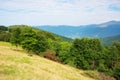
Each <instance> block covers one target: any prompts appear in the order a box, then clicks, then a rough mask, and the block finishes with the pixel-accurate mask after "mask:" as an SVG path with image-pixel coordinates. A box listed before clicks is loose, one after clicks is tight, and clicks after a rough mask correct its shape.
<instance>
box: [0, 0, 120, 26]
mask: <svg viewBox="0 0 120 80" xmlns="http://www.w3.org/2000/svg"><path fill="white" fill-rule="evenodd" d="M119 4H120V1H119V0H0V5H1V6H0V17H1V18H2V20H0V24H6V25H9V24H29V25H40V24H43V25H60V24H64V25H81V24H91V23H101V22H105V21H110V20H120V17H119V15H120V12H119V11H110V10H109V9H108V8H109V6H111V5H115V6H117V7H120V5H119Z"/></svg>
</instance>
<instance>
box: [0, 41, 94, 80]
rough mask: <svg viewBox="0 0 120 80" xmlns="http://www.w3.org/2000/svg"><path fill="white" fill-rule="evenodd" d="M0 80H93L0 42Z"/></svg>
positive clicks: (66, 67)
mask: <svg viewBox="0 0 120 80" xmlns="http://www.w3.org/2000/svg"><path fill="white" fill-rule="evenodd" d="M0 80H94V79H92V78H90V77H89V76H87V75H86V71H83V70H78V69H75V68H73V67H70V66H68V65H63V64H60V63H57V62H53V61H51V60H48V59H45V58H42V57H39V56H37V55H33V56H28V54H27V53H26V52H25V51H24V50H22V49H21V48H18V49H17V50H16V49H15V47H14V46H12V45H11V44H10V43H6V42H0Z"/></svg>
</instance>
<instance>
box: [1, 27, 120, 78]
mask: <svg viewBox="0 0 120 80" xmlns="http://www.w3.org/2000/svg"><path fill="white" fill-rule="evenodd" d="M5 35H6V36H7V37H6V36H5ZM0 41H8V42H11V43H12V44H13V45H15V46H16V47H17V46H21V47H22V48H23V49H25V50H26V51H27V52H28V54H30V53H31V52H33V53H34V54H37V55H40V56H41V55H42V56H44V57H46V58H49V59H51V60H54V61H57V62H60V63H63V64H68V65H71V66H74V67H76V68H79V69H84V70H98V71H100V72H104V73H105V74H109V75H110V76H113V77H115V78H116V79H118V80H119V79H120V42H115V43H114V44H112V46H106V47H104V46H102V44H101V42H100V40H99V39H97V38H77V39H74V40H73V41H72V42H67V41H62V40H61V38H60V37H58V36H55V35H54V34H52V33H49V32H46V31H42V30H38V29H36V28H32V27H30V26H26V25H14V26H9V27H5V26H2V27H1V26H0Z"/></svg>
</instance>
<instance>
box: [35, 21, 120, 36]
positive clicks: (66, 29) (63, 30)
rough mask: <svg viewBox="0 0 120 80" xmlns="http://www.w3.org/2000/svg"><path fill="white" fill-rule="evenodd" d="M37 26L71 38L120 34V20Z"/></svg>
mask: <svg viewBox="0 0 120 80" xmlns="http://www.w3.org/2000/svg"><path fill="white" fill-rule="evenodd" d="M34 27H36V28H39V29H42V30H46V31H49V32H53V33H55V34H58V35H62V36H65V37H69V38H78V37H80V38H82V37H98V38H103V37H109V36H115V35H119V34H120V21H109V22H105V23H101V24H90V25H83V26H67V25H58V26H51V25H46V26H34Z"/></svg>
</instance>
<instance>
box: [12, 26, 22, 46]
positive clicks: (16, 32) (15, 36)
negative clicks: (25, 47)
mask: <svg viewBox="0 0 120 80" xmlns="http://www.w3.org/2000/svg"><path fill="white" fill-rule="evenodd" d="M20 34H21V31H20V28H14V29H13V31H12V35H11V43H12V44H13V45H16V47H17V46H18V45H19V44H20V42H21V40H20Z"/></svg>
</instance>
